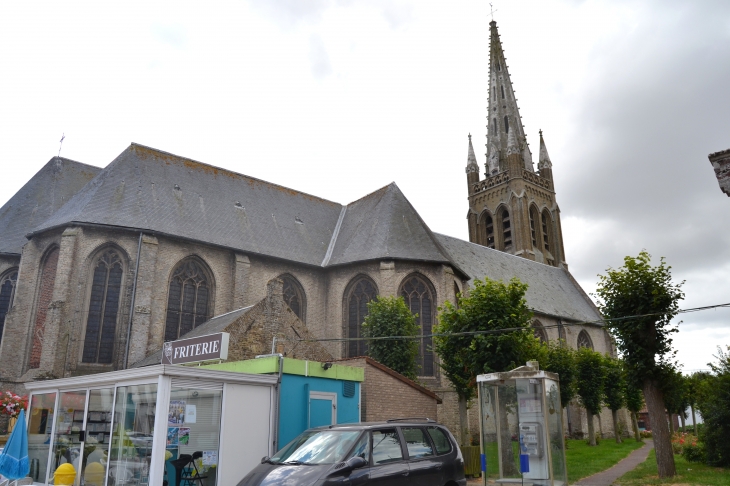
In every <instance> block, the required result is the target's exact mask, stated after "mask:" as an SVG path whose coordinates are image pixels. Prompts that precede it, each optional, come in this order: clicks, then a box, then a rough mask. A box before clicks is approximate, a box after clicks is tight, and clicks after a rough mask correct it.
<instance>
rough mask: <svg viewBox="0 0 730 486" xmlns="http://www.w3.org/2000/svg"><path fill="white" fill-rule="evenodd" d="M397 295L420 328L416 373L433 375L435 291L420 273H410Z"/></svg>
mask: <svg viewBox="0 0 730 486" xmlns="http://www.w3.org/2000/svg"><path fill="white" fill-rule="evenodd" d="M398 295H400V296H401V297H403V300H405V301H406V305H407V306H408V308H409V309H411V312H412V313H413V314H418V315H417V316H416V324H417V325H418V327H419V328H420V329H421V340H420V345H419V349H418V358H417V360H418V361H417V363H416V364H417V366H418V375H419V376H433V371H434V368H433V349H432V342H433V339H432V338H431V337H430V335H431V333H432V332H433V321H434V307H435V297H436V296H435V292H434V290H433V285H431V282H429V281H428V279H426V278H425V277H423V276H421V275H411V276H410V277H407V278H406V279H405V280H404V281H403V283H402V284H401V287H400V291H399V292H398Z"/></svg>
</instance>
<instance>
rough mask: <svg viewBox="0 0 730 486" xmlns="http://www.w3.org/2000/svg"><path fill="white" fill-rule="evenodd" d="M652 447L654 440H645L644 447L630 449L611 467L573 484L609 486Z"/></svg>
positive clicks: (647, 453)
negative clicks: (625, 455)
mask: <svg viewBox="0 0 730 486" xmlns="http://www.w3.org/2000/svg"><path fill="white" fill-rule="evenodd" d="M653 448H654V442H653V441H651V440H647V441H646V444H644V447H642V448H641V449H636V450H635V451H631V454H629V455H628V456H627V457H625V458H624V459H622V460H620V461H619V462H618V463H617V464H616V465H615V466H613V467H612V468H610V469H606V470H605V471H601V472H599V473H597V474H594V475H593V476H588V477H587V478H583V479H581V480H580V481H578V482H577V483H574V484H575V486H611V485H612V484H613V482H614V481H616V480H617V479H618V478H620V477H621V476H623V475H624V474H626V473H627V472H629V471H631V470H632V469H634V468H635V467H636V466H638V465H639V464H641V463H642V462H644V461H645V460H646V458H647V456H648V455H649V451H651V450H652V449H653Z"/></svg>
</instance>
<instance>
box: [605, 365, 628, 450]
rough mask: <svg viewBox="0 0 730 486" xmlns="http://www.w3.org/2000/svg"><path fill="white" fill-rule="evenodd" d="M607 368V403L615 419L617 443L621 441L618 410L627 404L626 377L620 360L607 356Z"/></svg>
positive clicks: (614, 431) (614, 426) (614, 427)
mask: <svg viewBox="0 0 730 486" xmlns="http://www.w3.org/2000/svg"><path fill="white" fill-rule="evenodd" d="M603 366H604V368H605V387H604V388H605V390H604V395H605V399H604V401H605V403H606V407H608V408H609V409H610V410H611V418H612V419H613V435H614V437H615V438H616V443H617V444H620V443H621V434H620V433H619V428H618V411H619V410H620V409H621V408H623V407H624V406H625V405H626V380H625V378H624V367H623V365H622V363H621V361H620V360H618V359H616V358H612V357H611V356H605V357H604V358H603Z"/></svg>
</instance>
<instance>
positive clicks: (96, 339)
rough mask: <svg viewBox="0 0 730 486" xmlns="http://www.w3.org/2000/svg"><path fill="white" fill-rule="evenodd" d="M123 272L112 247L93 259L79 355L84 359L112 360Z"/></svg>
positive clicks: (94, 361) (83, 360)
mask: <svg viewBox="0 0 730 486" xmlns="http://www.w3.org/2000/svg"><path fill="white" fill-rule="evenodd" d="M123 276H124V265H123V264H122V259H121V257H120V256H119V253H118V252H117V251H116V250H107V251H105V252H104V253H103V254H102V255H101V256H100V257H99V259H98V260H97V261H96V265H95V266H94V273H93V277H92V283H91V295H90V298H89V314H88V318H87V320H86V335H85V337H84V351H83V355H82V359H81V361H82V362H84V363H103V364H108V363H111V362H112V359H113V355H114V338H115V336H116V332H117V319H118V316H119V305H120V300H121V295H122V277H123Z"/></svg>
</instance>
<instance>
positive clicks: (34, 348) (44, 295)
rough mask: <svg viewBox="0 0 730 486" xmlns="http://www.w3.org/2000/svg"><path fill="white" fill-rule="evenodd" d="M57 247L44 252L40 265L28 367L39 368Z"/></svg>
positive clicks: (53, 281) (56, 266) (55, 265)
mask: <svg viewBox="0 0 730 486" xmlns="http://www.w3.org/2000/svg"><path fill="white" fill-rule="evenodd" d="M59 253H60V252H59V250H58V247H57V246H56V247H54V248H52V249H51V250H50V251H48V253H46V256H45V258H44V259H43V264H42V266H41V275H40V277H41V278H40V285H39V287H38V297H37V300H36V310H35V319H34V324H33V336H32V344H31V349H30V359H29V361H28V366H29V367H30V368H39V367H40V365H41V353H42V351H43V344H44V337H45V330H46V316H47V315H48V308H49V307H50V305H51V302H52V301H53V286H54V285H55V283H56V270H57V268H58V255H59Z"/></svg>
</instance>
